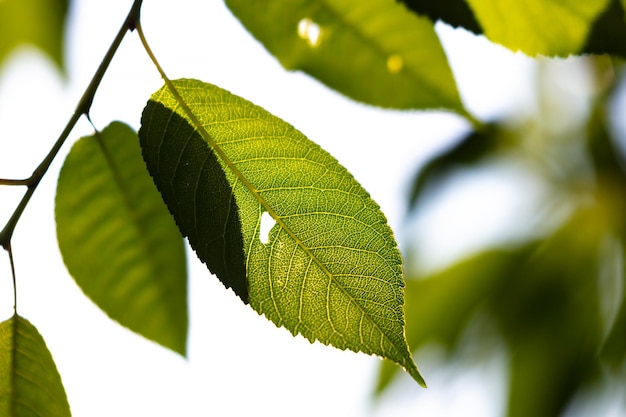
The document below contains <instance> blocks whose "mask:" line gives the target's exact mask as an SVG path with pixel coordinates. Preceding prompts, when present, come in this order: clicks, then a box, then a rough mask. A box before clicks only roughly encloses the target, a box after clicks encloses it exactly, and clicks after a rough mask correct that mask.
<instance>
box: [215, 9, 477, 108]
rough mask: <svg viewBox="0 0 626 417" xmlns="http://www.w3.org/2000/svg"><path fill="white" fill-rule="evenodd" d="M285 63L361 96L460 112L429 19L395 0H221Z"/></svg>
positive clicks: (380, 103) (402, 105)
mask: <svg viewBox="0 0 626 417" xmlns="http://www.w3.org/2000/svg"><path fill="white" fill-rule="evenodd" d="M226 4H227V5H228V7H229V8H230V10H231V11H232V12H233V13H234V14H235V15H236V16H237V17H238V18H239V20H240V21H241V22H242V23H243V25H244V26H245V27H246V28H247V29H248V30H249V31H250V32H251V33H252V34H253V35H254V36H255V37H256V38H257V39H258V40H259V41H260V42H261V43H262V44H263V45H264V46H265V47H266V48H267V49H268V50H269V51H270V52H271V53H272V54H273V55H274V56H276V57H277V58H278V59H279V60H280V62H281V63H282V64H283V66H284V67H286V68H288V69H301V70H303V71H305V72H307V73H309V74H310V75H312V76H314V77H316V78H317V79H319V80H320V81H322V82H323V83H325V84H327V85H328V86H330V87H332V88H334V89H336V90H338V91H340V92H342V93H344V94H346V95H348V96H349V97H351V98H353V99H356V100H359V101H363V102H365V103H369V104H373V105H377V106H382V107H391V108H399V109H428V108H446V109H450V110H453V111H456V112H459V113H462V114H466V112H465V110H464V108H463V105H462V104H461V101H460V98H459V94H458V92H457V89H456V83H455V81H454V78H453V76H452V72H451V70H450V67H449V66H448V61H447V58H446V56H445V54H444V51H443V49H442V47H441V44H440V42H439V38H438V37H437V34H436V33H435V30H434V27H433V23H432V22H431V21H430V20H429V19H427V18H425V17H419V16H417V15H416V14H414V13H411V12H410V11H409V10H407V9H406V8H405V6H404V5H402V4H398V3H397V2H396V1H395V0H335V1H332V2H325V1H320V0H259V1H254V2H250V1H245V0H226Z"/></svg>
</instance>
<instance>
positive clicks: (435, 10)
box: [400, 0, 483, 35]
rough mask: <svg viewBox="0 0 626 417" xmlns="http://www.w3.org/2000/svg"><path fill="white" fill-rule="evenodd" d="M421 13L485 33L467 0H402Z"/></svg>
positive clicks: (475, 31) (434, 19) (478, 32)
mask: <svg viewBox="0 0 626 417" xmlns="http://www.w3.org/2000/svg"><path fill="white" fill-rule="evenodd" d="M400 1H401V2H402V3H404V4H406V6H407V7H408V8H409V9H411V10H413V11H414V12H415V13H417V14H420V15H425V16H428V17H429V18H430V19H431V20H432V21H433V22H436V21H437V20H441V21H443V22H445V23H447V24H449V25H452V26H454V27H462V28H464V29H467V30H469V31H471V32H473V33H476V34H478V35H480V34H481V33H483V30H482V28H481V27H480V24H479V23H478V22H477V21H476V17H474V13H473V12H472V9H470V8H469V6H468V5H467V2H466V1H465V0H439V1H431V0H400Z"/></svg>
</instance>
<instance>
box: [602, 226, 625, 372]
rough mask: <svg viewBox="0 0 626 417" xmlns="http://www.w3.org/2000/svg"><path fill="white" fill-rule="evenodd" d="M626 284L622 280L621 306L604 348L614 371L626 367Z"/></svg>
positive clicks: (604, 353)
mask: <svg viewBox="0 0 626 417" xmlns="http://www.w3.org/2000/svg"><path fill="white" fill-rule="evenodd" d="M625 238H626V236H623V237H622V245H623V246H622V249H624V251H623V254H622V274H623V276H626V267H625V266H626V246H624V243H626V239H625ZM625 284H626V282H624V279H622V295H621V305H620V308H619V310H618V312H617V315H616V317H615V320H614V322H613V326H612V327H611V331H610V332H609V335H608V337H607V339H606V341H605V343H604V346H603V347H602V358H603V359H604V360H605V361H606V362H607V363H608V364H609V365H611V366H612V367H613V368H614V369H620V368H621V369H624V365H626V285H625Z"/></svg>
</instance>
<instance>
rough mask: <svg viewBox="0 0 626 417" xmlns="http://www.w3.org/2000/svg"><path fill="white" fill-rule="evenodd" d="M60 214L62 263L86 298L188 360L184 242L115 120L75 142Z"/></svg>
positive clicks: (132, 136)
mask: <svg viewBox="0 0 626 417" xmlns="http://www.w3.org/2000/svg"><path fill="white" fill-rule="evenodd" d="M55 214H56V222H57V236H58V239H59V247H60V249H61V253H62V255H63V260H64V261H65V264H66V266H67V268H68V270H69V272H70V274H71V275H72V277H74V279H75V280H76V283H77V284H78V285H79V286H80V287H81V289H82V290H83V291H84V292H85V294H86V295H87V296H89V298H91V299H92V300H93V301H94V302H95V303H96V304H97V305H98V306H99V307H100V308H101V309H102V310H103V311H104V312H106V313H107V314H108V315H109V316H110V317H111V318H113V319H114V320H116V321H118V322H119V323H121V324H122V325H124V326H127V327H128V328H130V329H131V330H133V331H135V332H137V333H139V334H141V335H143V336H145V337H147V338H148V339H151V340H154V341H156V342H158V343H160V344H162V345H163V346H166V347H168V348H170V349H172V350H174V351H176V352H178V353H180V354H182V355H184V354H185V350H186V342H187V270H186V258H185V250H184V244H183V240H182V238H181V235H180V233H179V232H178V229H177V228H176V225H175V223H174V220H173V219H172V217H171V215H170V214H169V213H168V211H167V208H166V206H165V204H164V203H163V201H162V199H161V196H160V195H159V193H158V191H157V189H156V187H155V186H154V184H153V183H152V179H151V178H150V175H149V174H148V172H147V170H146V167H145V165H144V163H143V160H142V157H141V149H140V147H139V138H138V137H137V134H136V133H135V132H134V131H133V130H132V129H131V128H130V127H128V126H126V125H124V124H122V123H119V122H116V123H112V124H111V125H110V126H108V127H107V128H106V129H105V130H104V131H102V132H101V133H97V134H96V135H94V136H88V137H84V138H82V139H80V140H79V141H78V142H76V144H75V145H74V146H73V147H72V150H71V151H70V153H69V155H68V156H67V159H66V160H65V163H64V165H63V168H62V169H61V173H60V176H59V183H58V188H57V195H56V213H55Z"/></svg>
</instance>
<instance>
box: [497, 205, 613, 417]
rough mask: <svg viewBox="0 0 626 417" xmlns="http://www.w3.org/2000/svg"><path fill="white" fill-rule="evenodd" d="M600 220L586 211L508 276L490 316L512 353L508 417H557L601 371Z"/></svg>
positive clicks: (603, 225)
mask: <svg viewBox="0 0 626 417" xmlns="http://www.w3.org/2000/svg"><path fill="white" fill-rule="evenodd" d="M606 226H607V225H606V223H605V221H604V218H602V216H601V213H600V212H598V211H597V210H595V209H589V210H587V209H585V210H581V211H579V212H578V213H577V214H575V215H574V216H573V217H572V218H571V219H570V220H569V221H568V222H567V223H566V224H565V225H564V226H563V227H562V228H561V229H560V230H558V231H557V232H556V233H555V234H554V235H553V236H551V237H550V238H548V239H546V240H545V241H544V242H543V243H542V244H541V245H540V246H539V247H538V248H537V251H536V252H535V253H534V254H532V255H531V256H530V257H529V258H528V259H527V260H526V262H523V263H520V264H519V265H517V268H515V269H512V270H511V271H509V275H508V276H507V277H506V278H507V282H506V285H502V286H500V289H501V291H499V292H498V293H496V294H495V296H494V298H493V302H492V305H491V316H492V317H493V318H494V319H495V320H496V321H497V322H498V324H499V328H500V331H501V332H502V334H503V335H504V337H505V340H506V341H507V343H508V346H509V350H510V358H511V359H510V361H511V368H510V381H511V386H510V391H509V392H510V394H509V403H508V414H507V415H508V416H510V417H522V416H531V415H532V416H546V417H547V416H556V415H559V414H560V413H562V412H563V410H564V408H565V407H566V406H567V404H568V403H569V402H570V401H571V400H572V398H573V396H574V394H575V393H576V391H577V390H578V389H579V388H580V387H581V386H582V385H583V384H584V383H585V382H587V381H588V380H589V378H590V375H591V372H592V371H593V370H594V369H595V368H596V367H597V365H598V362H597V352H598V349H599V347H600V344H601V334H602V331H601V328H602V323H601V320H600V314H599V311H600V309H599V299H598V277H599V271H600V267H599V262H600V260H599V257H600V247H601V246H600V243H601V242H602V240H603V239H604V238H605V237H606V233H607V227H606Z"/></svg>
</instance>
